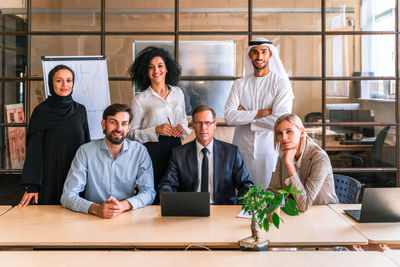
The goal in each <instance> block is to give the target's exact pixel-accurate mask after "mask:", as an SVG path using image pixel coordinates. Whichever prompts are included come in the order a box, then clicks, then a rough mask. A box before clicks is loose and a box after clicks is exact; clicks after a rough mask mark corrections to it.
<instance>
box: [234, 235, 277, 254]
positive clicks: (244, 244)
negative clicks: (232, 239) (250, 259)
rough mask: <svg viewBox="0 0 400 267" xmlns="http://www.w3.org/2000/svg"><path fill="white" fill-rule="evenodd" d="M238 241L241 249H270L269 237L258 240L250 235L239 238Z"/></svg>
mask: <svg viewBox="0 0 400 267" xmlns="http://www.w3.org/2000/svg"><path fill="white" fill-rule="evenodd" d="M238 243H239V246H240V250H241V251H268V249H269V240H268V239H261V240H258V241H256V240H255V239H254V238H253V237H251V236H249V237H246V238H244V239H241V240H239V242H238Z"/></svg>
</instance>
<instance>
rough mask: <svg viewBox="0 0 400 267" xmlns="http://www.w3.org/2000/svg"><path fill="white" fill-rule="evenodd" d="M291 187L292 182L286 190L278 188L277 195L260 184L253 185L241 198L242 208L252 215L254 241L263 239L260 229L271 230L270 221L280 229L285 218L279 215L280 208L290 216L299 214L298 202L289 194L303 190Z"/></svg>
mask: <svg viewBox="0 0 400 267" xmlns="http://www.w3.org/2000/svg"><path fill="white" fill-rule="evenodd" d="M291 188H292V184H289V185H288V186H287V187H286V188H285V189H284V190H278V194H276V195H275V194H274V193H272V192H270V191H267V190H263V188H262V185H260V186H258V187H252V188H251V189H250V190H249V191H248V192H247V193H246V194H245V195H244V196H243V197H240V198H239V199H240V200H242V210H243V211H244V212H245V213H247V214H250V215H251V217H252V218H251V232H252V236H251V237H250V238H252V239H253V240H254V242H259V241H261V231H260V229H264V230H265V231H266V232H268V231H269V227H270V225H269V223H270V221H271V222H272V223H273V225H274V226H275V227H276V228H277V229H279V224H280V223H281V222H282V223H283V219H282V218H281V217H280V216H279V208H280V210H282V211H283V212H284V213H286V214H287V215H290V216H295V215H298V214H299V210H298V209H297V205H296V202H295V201H294V200H293V199H292V198H288V196H289V194H301V191H299V190H297V189H291ZM283 200H285V204H284V205H283V206H281V203H282V201H283Z"/></svg>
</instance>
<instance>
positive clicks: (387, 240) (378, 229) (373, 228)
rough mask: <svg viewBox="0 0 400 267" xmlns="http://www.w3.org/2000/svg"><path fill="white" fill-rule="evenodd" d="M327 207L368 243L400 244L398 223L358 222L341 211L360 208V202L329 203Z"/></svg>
mask: <svg viewBox="0 0 400 267" xmlns="http://www.w3.org/2000/svg"><path fill="white" fill-rule="evenodd" d="M329 207H330V208H332V209H333V210H334V211H335V212H337V213H338V214H339V215H340V216H341V217H342V218H344V219H345V220H346V221H348V222H349V223H350V224H351V225H353V226H354V228H355V229H357V231H359V232H360V233H361V234H362V235H363V236H365V237H366V238H367V239H368V241H369V243H370V244H385V245H400V223H358V222H356V221H355V220H353V219H352V218H350V217H349V216H348V215H347V214H345V213H344V211H343V210H345V209H360V208H361V204H334V205H332V204H330V205H329Z"/></svg>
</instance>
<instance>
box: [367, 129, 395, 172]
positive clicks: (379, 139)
mask: <svg viewBox="0 0 400 267" xmlns="http://www.w3.org/2000/svg"><path fill="white" fill-rule="evenodd" d="M389 130H390V126H385V127H384V128H383V129H382V130H381V131H380V132H379V133H378V135H377V136H376V140H375V143H374V147H373V148H372V152H371V158H372V164H374V160H381V159H382V149H383V145H384V144H385V139H386V135H387V134H388V132H389ZM374 167H378V166H374Z"/></svg>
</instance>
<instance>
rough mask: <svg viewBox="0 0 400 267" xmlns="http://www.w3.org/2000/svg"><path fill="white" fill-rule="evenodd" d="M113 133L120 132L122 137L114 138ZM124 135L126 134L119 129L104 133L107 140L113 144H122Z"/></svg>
mask: <svg viewBox="0 0 400 267" xmlns="http://www.w3.org/2000/svg"><path fill="white" fill-rule="evenodd" d="M113 133H120V134H122V137H121V138H115V137H113ZM125 137H126V136H125V135H124V133H123V132H120V131H111V132H107V133H106V138H107V140H108V141H110V142H111V143H112V144H114V145H120V144H122V142H124V140H125Z"/></svg>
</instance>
